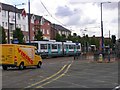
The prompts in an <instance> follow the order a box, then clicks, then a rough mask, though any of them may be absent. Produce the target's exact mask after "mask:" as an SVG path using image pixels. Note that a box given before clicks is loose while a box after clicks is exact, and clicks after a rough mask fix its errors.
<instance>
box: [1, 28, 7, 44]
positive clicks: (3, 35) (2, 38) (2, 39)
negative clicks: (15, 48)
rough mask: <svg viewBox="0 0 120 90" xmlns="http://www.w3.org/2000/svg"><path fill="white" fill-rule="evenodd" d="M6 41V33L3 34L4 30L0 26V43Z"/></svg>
mask: <svg viewBox="0 0 120 90" xmlns="http://www.w3.org/2000/svg"><path fill="white" fill-rule="evenodd" d="M6 42H7V41H6V34H5V30H4V28H3V27H1V26H0V43H2V44H5V43H6Z"/></svg>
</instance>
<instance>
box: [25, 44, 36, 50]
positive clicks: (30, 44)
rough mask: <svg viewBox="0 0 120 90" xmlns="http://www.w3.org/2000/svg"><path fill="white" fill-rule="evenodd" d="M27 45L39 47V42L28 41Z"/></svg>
mask: <svg viewBox="0 0 120 90" xmlns="http://www.w3.org/2000/svg"><path fill="white" fill-rule="evenodd" d="M25 45H31V46H35V47H36V48H37V49H38V43H26V44H25Z"/></svg>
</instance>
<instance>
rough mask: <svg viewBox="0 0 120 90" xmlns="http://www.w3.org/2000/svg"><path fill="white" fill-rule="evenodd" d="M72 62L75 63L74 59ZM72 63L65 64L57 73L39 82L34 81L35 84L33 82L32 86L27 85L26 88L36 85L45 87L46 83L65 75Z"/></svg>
mask: <svg viewBox="0 0 120 90" xmlns="http://www.w3.org/2000/svg"><path fill="white" fill-rule="evenodd" d="M72 63H73V61H72ZM72 63H70V64H68V65H67V64H66V65H64V66H63V67H62V68H61V69H60V70H59V71H58V72H56V73H55V74H53V75H51V76H49V77H47V78H45V79H43V80H41V81H38V82H36V83H34V84H31V85H30V86H27V87H25V88H32V87H34V86H36V87H35V88H43V86H45V85H47V84H49V83H51V82H53V81H55V80H57V79H59V78H61V77H63V76H64V75H65V74H66V73H67V72H68V70H69V68H70V67H71V65H72Z"/></svg>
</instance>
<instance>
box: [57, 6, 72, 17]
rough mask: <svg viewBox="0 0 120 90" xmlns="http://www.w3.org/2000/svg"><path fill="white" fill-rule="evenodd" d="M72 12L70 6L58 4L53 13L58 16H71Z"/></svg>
mask: <svg viewBox="0 0 120 90" xmlns="http://www.w3.org/2000/svg"><path fill="white" fill-rule="evenodd" d="M73 14H74V12H73V11H72V10H70V8H69V7H67V6H64V7H63V6H58V7H57V11H56V13H55V15H56V16H60V17H66V16H71V15H73Z"/></svg>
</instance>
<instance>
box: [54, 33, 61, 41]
mask: <svg viewBox="0 0 120 90" xmlns="http://www.w3.org/2000/svg"><path fill="white" fill-rule="evenodd" d="M55 39H56V41H61V40H62V37H61V36H60V34H59V33H57V34H56V37H55Z"/></svg>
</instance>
